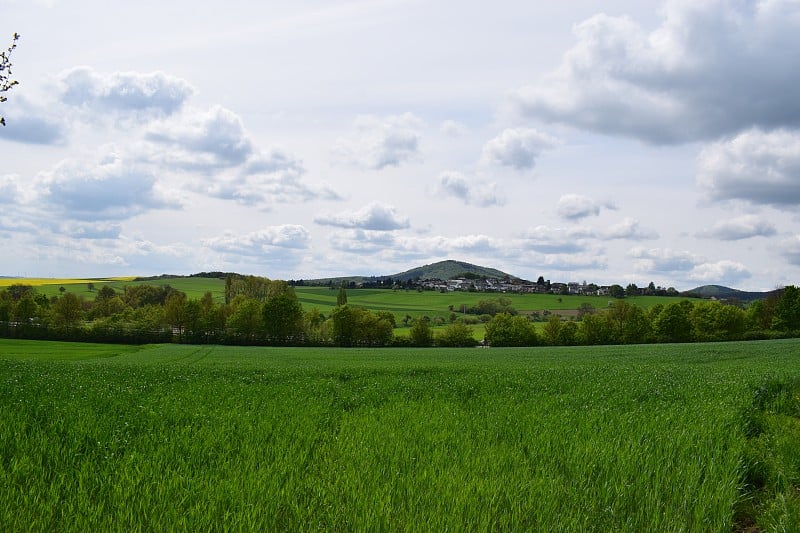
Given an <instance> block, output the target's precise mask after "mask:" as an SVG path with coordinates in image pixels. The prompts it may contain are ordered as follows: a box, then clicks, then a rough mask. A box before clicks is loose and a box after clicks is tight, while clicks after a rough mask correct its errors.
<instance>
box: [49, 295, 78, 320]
mask: <svg viewBox="0 0 800 533" xmlns="http://www.w3.org/2000/svg"><path fill="white" fill-rule="evenodd" d="M82 316H83V304H82V303H81V299H80V298H78V296H77V295H75V293H72V292H68V293H66V294H64V295H63V296H62V297H61V298H59V299H58V301H57V302H56V303H55V305H53V318H54V319H55V322H56V324H57V325H59V326H62V327H64V328H66V329H71V328H73V327H75V326H76V325H78V323H79V322H80V321H81V318H82Z"/></svg>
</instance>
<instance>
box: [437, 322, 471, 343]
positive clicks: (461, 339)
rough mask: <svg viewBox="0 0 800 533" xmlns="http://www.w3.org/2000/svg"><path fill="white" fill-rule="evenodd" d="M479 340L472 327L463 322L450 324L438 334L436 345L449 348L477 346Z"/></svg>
mask: <svg viewBox="0 0 800 533" xmlns="http://www.w3.org/2000/svg"><path fill="white" fill-rule="evenodd" d="M476 344H478V341H476V340H475V336H474V335H473V333H472V328H471V327H469V326H467V325H466V324H464V323H463V322H456V323H454V324H449V325H447V326H445V328H444V329H443V330H442V331H441V332H440V333H439V334H438V335H437V336H436V345H437V346H445V347H448V348H455V347H465V346H475V345H476Z"/></svg>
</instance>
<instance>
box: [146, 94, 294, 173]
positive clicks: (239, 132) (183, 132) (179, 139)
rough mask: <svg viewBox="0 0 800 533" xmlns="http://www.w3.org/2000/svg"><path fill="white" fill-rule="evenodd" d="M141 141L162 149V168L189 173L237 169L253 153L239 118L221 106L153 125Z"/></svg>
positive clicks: (251, 144) (251, 145)
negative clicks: (183, 170) (176, 167)
mask: <svg viewBox="0 0 800 533" xmlns="http://www.w3.org/2000/svg"><path fill="white" fill-rule="evenodd" d="M145 138H146V139H147V140H149V141H151V142H153V143H156V144H160V145H163V146H164V147H165V150H164V152H163V155H162V157H163V160H164V163H165V164H168V165H175V166H178V167H181V168H186V169H189V170H206V171H208V170H213V169H216V168H222V167H234V166H239V165H242V164H244V163H245V161H247V159H248V158H249V157H250V156H251V155H252V154H253V152H254V148H253V143H252V142H251V141H250V139H249V138H248V137H247V135H246V133H245V130H244V126H243V125H242V121H241V119H240V118H239V116H238V115H236V114H235V113H233V112H232V111H230V110H228V109H225V108H224V107H222V106H213V107H212V108H211V109H209V110H208V111H206V112H205V113H202V112H196V111H193V112H188V113H183V114H182V115H179V116H177V117H173V118H170V119H168V120H166V121H161V122H158V123H155V124H153V125H152V126H150V128H149V129H148V131H147V133H146V134H145ZM255 163H262V164H263V161H261V160H259V161H256V162H255ZM286 163H289V164H294V162H293V161H287V162H286Z"/></svg>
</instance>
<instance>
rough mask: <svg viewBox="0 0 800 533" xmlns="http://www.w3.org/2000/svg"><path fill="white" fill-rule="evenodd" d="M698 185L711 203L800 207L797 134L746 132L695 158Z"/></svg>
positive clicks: (799, 150) (799, 143)
mask: <svg viewBox="0 0 800 533" xmlns="http://www.w3.org/2000/svg"><path fill="white" fill-rule="evenodd" d="M697 167H698V170H697V181H698V183H699V185H700V186H701V187H702V188H703V189H705V190H706V192H707V193H708V195H709V197H710V198H711V199H712V200H742V201H745V202H750V203H753V204H765V205H774V206H776V207H783V208H791V207H795V206H797V205H798V204H800V132H798V131H789V130H778V131H773V132H763V131H761V130H749V131H746V132H744V133H741V134H739V135H737V136H736V137H734V138H732V139H729V140H724V141H720V142H716V143H713V144H711V145H709V146H708V147H706V148H705V149H704V150H703V151H702V152H701V153H700V155H699V156H698V158H697Z"/></svg>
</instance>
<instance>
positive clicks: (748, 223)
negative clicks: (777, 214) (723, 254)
mask: <svg viewBox="0 0 800 533" xmlns="http://www.w3.org/2000/svg"><path fill="white" fill-rule="evenodd" d="M776 233H777V230H776V229H775V225H774V224H773V223H772V222H770V221H768V220H766V219H764V218H762V217H759V216H756V215H743V216H740V217H736V218H731V219H728V220H720V221H719V222H717V223H716V224H714V226H713V227H712V228H711V229H709V230H706V231H702V232H700V233H698V236H699V237H707V238H713V239H720V240H723V241H738V240H742V239H749V238H751V237H771V236H773V235H775V234H776Z"/></svg>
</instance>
